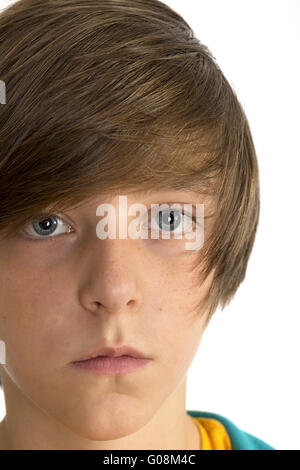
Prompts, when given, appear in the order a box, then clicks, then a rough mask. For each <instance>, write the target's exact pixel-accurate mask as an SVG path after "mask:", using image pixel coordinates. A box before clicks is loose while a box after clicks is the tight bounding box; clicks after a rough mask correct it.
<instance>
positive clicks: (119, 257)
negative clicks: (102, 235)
mask: <svg viewBox="0 0 300 470" xmlns="http://www.w3.org/2000/svg"><path fill="white" fill-rule="evenodd" d="M97 242H98V243H97ZM134 242H135V240H130V239H125V240H123V239H116V240H113V239H106V240H96V242H95V244H96V245H97V247H95V248H94V249H93V250H91V251H90V256H89V259H90V262H89V263H88V264H85V266H86V267H85V269H84V274H83V276H84V281H83V283H82V286H81V289H80V300H81V304H82V305H83V306H84V307H85V309H87V310H89V311H91V312H92V313H95V314H96V313H99V312H101V313H102V314H103V313H104V312H107V313H110V314H112V313H118V312H122V311H127V312H128V310H132V309H133V308H135V307H137V305H138V304H139V299H140V292H139V287H138V277H139V274H140V273H139V272H138V266H139V265H140V264H139V263H138V260H137V257H138V253H136V252H135V250H134V248H133V245H134Z"/></svg>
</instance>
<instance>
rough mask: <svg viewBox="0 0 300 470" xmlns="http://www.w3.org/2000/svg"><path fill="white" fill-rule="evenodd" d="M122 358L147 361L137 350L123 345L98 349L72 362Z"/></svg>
mask: <svg viewBox="0 0 300 470" xmlns="http://www.w3.org/2000/svg"><path fill="white" fill-rule="evenodd" d="M122 356H126V357H128V356H129V357H131V358H135V359H149V358H147V357H146V356H145V355H144V354H143V353H142V352H140V351H138V350H137V349H135V348H133V347H131V346H126V345H124V346H121V347H118V348H115V347H110V346H107V347H103V348H99V349H97V350H95V351H93V352H91V353H89V354H87V355H86V356H83V357H81V358H80V359H76V360H75V361H73V362H84V361H88V360H90V359H95V358H98V357H111V358H117V357H122Z"/></svg>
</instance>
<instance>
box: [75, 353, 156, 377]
mask: <svg viewBox="0 0 300 470" xmlns="http://www.w3.org/2000/svg"><path fill="white" fill-rule="evenodd" d="M149 362H151V359H150V358H147V357H145V356H144V355H143V354H142V353H141V352H140V351H138V350H137V349H134V348H132V347H131V346H122V347H120V348H112V347H105V348H101V349H98V350H97V351H94V352H93V353H90V354H88V355H87V356H85V357H83V358H81V359H78V360H76V361H73V362H72V364H73V365H74V366H75V367H76V368H77V370H78V369H81V370H83V371H90V372H94V373H97V374H100V375H124V374H127V373H129V372H134V371H136V370H138V369H141V368H143V367H144V366H145V365H146V364H148V363H149Z"/></svg>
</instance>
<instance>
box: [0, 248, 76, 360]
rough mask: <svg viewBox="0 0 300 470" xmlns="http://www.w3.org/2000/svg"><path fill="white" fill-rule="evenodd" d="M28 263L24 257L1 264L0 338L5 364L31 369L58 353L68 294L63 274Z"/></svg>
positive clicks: (51, 358) (61, 341) (63, 335)
mask: <svg viewBox="0 0 300 470" xmlns="http://www.w3.org/2000/svg"><path fill="white" fill-rule="evenodd" d="M26 258H27V257H26ZM28 263H29V260H28V259H25V257H24V258H19V260H18V263H12V262H11V263H6V265H5V266H3V265H2V266H1V269H0V337H1V339H3V340H4V341H5V344H6V362H7V364H14V363H20V364H21V363H23V364H31V365H32V368H34V364H37V365H38V364H39V363H40V362H41V361H45V360H46V359H47V361H49V364H51V361H53V360H55V358H57V356H59V353H60V352H61V348H62V347H63V345H64V343H65V341H66V336H67V335H66V330H67V329H66V328H64V324H63V322H64V318H65V317H64V315H62V312H63V311H68V310H67V308H66V302H67V299H68V298H69V294H68V292H67V289H66V288H65V283H64V281H63V280H64V277H63V275H61V276H59V275H58V273H57V272H56V273H55V275H54V273H53V274H52V273H51V271H49V270H48V271H47V270H45V269H42V267H41V266H40V265H39V263H38V262H36V263H33V262H32V261H31V264H28ZM64 303H65V305H64ZM67 331H68V330H67ZM49 351H51V357H49Z"/></svg>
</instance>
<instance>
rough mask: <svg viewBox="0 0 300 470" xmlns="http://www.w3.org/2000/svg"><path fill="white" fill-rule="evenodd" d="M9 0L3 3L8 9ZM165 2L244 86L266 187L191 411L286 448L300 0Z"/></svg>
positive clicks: (204, 350)
mask: <svg viewBox="0 0 300 470" xmlns="http://www.w3.org/2000/svg"><path fill="white" fill-rule="evenodd" d="M8 3H14V2H8V1H1V0H0V8H2V7H4V6H6V5H7V4H8ZM164 3H165V4H167V5H169V6H170V7H171V8H173V9H174V10H175V11H177V12H178V13H180V14H181V15H182V16H183V17H184V19H185V20H186V21H187V22H188V23H189V24H190V26H191V27H192V29H193V30H194V32H195V34H196V36H197V37H198V38H199V39H200V40H201V41H202V42H203V43H204V44H206V45H207V46H208V47H209V49H210V50H211V52H212V53H213V55H214V57H215V58H216V60H217V62H218V63H219V65H220V67H221V69H222V70H223V73H224V75H225V76H226V78H227V79H228V80H229V82H230V83H231V85H232V87H233V88H234V89H235V91H236V92H237V95H238V98H239V100H240V102H241V103H242V105H243V107H244V109H245V111H246V114H247V117H248V119H249V123H250V127H251V131H252V135H253V138H254V143H255V147H256V151H257V156H258V163H259V169H260V184H261V215H260V222H259V226H258V231H257V236H256V241H255V244H254V248H253V251H252V255H251V257H250V261H249V264H248V270H247V274H246V278H245V280H244V282H243V283H242V284H241V286H240V288H239V290H238V292H237V294H236V296H235V297H234V299H233V300H232V302H231V303H230V304H229V305H228V306H227V307H226V308H225V309H224V310H223V311H221V310H220V309H219V310H218V311H217V312H216V313H215V315H214V317H213V318H212V320H211V323H210V325H209V326H208V329H207V330H206V332H205V333H204V336H203V338H202V342H201V345H200V347H199V350H198V353H197V355H196V357H195V359H194V361H193V363H192V365H191V368H190V369H189V372H188V390H187V400H186V408H187V410H202V411H210V412H214V413H219V414H221V415H223V416H225V417H227V418H229V419H230V420H231V421H233V423H235V424H236V425H237V426H238V427H240V428H241V429H243V430H244V431H247V432H248V433H250V434H254V435H255V436H256V437H258V438H260V439H262V440H264V441H265V442H267V443H268V444H270V445H272V446H273V447H275V448H276V449H278V450H283V449H298V450H299V449H300V433H299V424H298V423H299V421H300V405H299V397H300V379H299V359H300V346H299V344H300V341H299V334H300V328H299V327H300V321H299V316H300V308H299V303H298V302H299V300H298V293H299V280H300V276H299V264H300V257H299V242H300V237H299V235H300V233H299V232H300V231H299V226H300V224H299V205H298V204H299V199H300V198H299V185H300V174H299V170H300V165H299V159H300V152H299V150H300V149H299V147H300V145H299V140H298V139H299V127H300V126H299V118H298V112H299V108H300V99H299V97H300V94H299V86H300V72H299V57H300V54H299V52H300V51H299V46H300V34H299V31H300V1H297V0H281V1H279V0H251V1H250V0H243V1H240V0H226V1H224V0H209V1H208V0H207V1H200V0H188V1H187V0H186V1H182V0H165V1H164ZM0 390H1V396H0V405H1V404H2V407H1V406H0V419H2V417H3V416H4V414H5V408H4V404H3V393H2V389H0Z"/></svg>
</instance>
